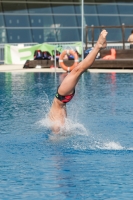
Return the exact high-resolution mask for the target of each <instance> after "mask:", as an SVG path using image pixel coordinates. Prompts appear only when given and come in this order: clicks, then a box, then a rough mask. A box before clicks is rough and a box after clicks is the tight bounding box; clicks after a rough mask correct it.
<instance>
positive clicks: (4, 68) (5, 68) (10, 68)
mask: <svg viewBox="0 0 133 200" xmlns="http://www.w3.org/2000/svg"><path fill="white" fill-rule="evenodd" d="M87 71H88V72H90V73H133V69H88V70H87ZM0 72H12V73H18V72H19V73H20V72H21V73H23V72H24V73H25V72H52V73H55V72H57V73H58V72H65V71H64V70H63V69H62V68H28V69H24V68H23V65H4V64H2V65H0Z"/></svg>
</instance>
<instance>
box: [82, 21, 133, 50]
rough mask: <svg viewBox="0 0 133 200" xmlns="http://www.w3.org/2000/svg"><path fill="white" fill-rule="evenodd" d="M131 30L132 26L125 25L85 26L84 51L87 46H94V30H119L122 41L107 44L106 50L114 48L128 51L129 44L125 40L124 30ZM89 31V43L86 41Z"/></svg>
mask: <svg viewBox="0 0 133 200" xmlns="http://www.w3.org/2000/svg"><path fill="white" fill-rule="evenodd" d="M126 28H131V29H133V26H126V25H125V24H122V25H121V26H94V25H92V26H86V27H85V49H87V48H88V44H91V46H92V47H93V46H94V43H95V41H94V31H95V29H100V30H102V29H121V32H122V41H117V42H114V41H113V42H108V48H110V47H115V48H117V49H128V48H129V42H127V41H126V40H125V29H126ZM89 30H91V41H88V31H89Z"/></svg>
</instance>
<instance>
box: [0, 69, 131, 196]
mask: <svg viewBox="0 0 133 200" xmlns="http://www.w3.org/2000/svg"><path fill="white" fill-rule="evenodd" d="M61 76H62V74H61V73H59V74H55V73H0V199H2V200H12V199H19V200H21V199H22V200H29V199H30V200H34V199H35V200H38V199H39V200H40V199H42V200H44V199H56V200H66V199H70V200H73V199H76V200H78V199H79V200H82V199H83V200H84V199H85V200H86V199H87V200H118V199H121V200H125V199H128V200H130V199H132V198H133V117H132V115H133V75H132V74H115V73H107V74H98V73H95V74H90V73H87V72H86V73H85V74H84V75H82V77H81V79H80V81H79V83H78V85H77V87H76V94H75V96H74V98H73V100H72V101H71V102H70V103H68V104H67V110H68V125H67V128H66V131H65V133H64V134H60V135H58V136H55V135H53V134H52V133H51V131H50V129H49V126H48V123H47V118H46V115H47V112H48V110H49V107H50V105H51V102H52V99H53V97H54V94H55V91H56V88H57V86H58V84H59V80H60V79H61Z"/></svg>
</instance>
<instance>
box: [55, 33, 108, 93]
mask: <svg viewBox="0 0 133 200" xmlns="http://www.w3.org/2000/svg"><path fill="white" fill-rule="evenodd" d="M107 34H108V33H107V31H106V30H103V31H102V32H101V33H100V35H99V38H98V41H97V43H96V45H95V47H94V48H93V50H92V51H91V52H90V53H89V54H88V55H87V56H86V58H85V59H84V60H83V61H81V62H80V63H79V64H78V65H77V67H75V68H74V69H73V70H72V71H71V72H70V74H68V75H67V76H66V77H65V79H64V80H63V82H62V83H61V85H60V87H59V88H58V92H59V94H61V95H68V94H71V93H72V92H73V90H74V88H75V86H76V84H77V82H78V80H79V78H80V75H81V74H82V73H83V72H85V71H86V70H87V69H88V68H89V67H90V66H91V65H92V64H93V62H94V60H95V58H96V56H97V54H98V52H99V51H100V49H101V48H105V47H106V45H107V44H106V36H107Z"/></svg>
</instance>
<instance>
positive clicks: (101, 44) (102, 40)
mask: <svg viewBox="0 0 133 200" xmlns="http://www.w3.org/2000/svg"><path fill="white" fill-rule="evenodd" d="M107 34H108V32H107V31H106V30H103V31H102V32H101V33H100V35H99V38H98V41H97V46H98V48H99V49H103V48H105V47H106V46H107V42H106V36H107Z"/></svg>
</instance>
